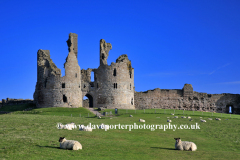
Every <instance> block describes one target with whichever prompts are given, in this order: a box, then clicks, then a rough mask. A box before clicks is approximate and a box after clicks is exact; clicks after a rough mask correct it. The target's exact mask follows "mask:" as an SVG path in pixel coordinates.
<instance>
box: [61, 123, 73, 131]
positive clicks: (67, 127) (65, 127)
mask: <svg viewBox="0 0 240 160" xmlns="http://www.w3.org/2000/svg"><path fill="white" fill-rule="evenodd" d="M58 129H67V130H72V126H71V127H70V126H68V124H66V125H63V124H62V123H59V124H58Z"/></svg>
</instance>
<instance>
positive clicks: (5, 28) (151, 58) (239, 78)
mask: <svg viewBox="0 0 240 160" xmlns="http://www.w3.org/2000/svg"><path fill="white" fill-rule="evenodd" d="M0 24H1V25H0V60H1V62H0V100H1V99H5V98H7V97H9V98H23V99H27V98H29V99H32V98H33V93H34V90H35V85H36V82H37V51H38V49H45V50H50V54H51V58H52V60H53V62H54V63H55V64H56V65H57V67H58V68H60V69H61V70H62V73H63V75H64V68H63V64H64V62H65V59H66V57H67V55H68V47H67V43H66V40H67V39H68V34H69V33H70V32H72V33H76V34H78V62H79V65H80V67H81V69H87V68H97V67H98V66H99V41H100V39H105V40H106V42H110V43H111V44H112V50H111V51H110V52H109V54H110V55H109V58H108V64H111V62H115V60H116V59H117V58H118V57H119V56H120V55H121V54H127V55H128V57H129V59H130V60H131V62H132V66H133V68H134V70H135V75H134V76H135V90H136V91H146V90H150V89H154V88H160V89H182V87H183V85H184V84H185V83H190V84H192V85H193V90H194V91H197V92H205V93H211V94H215V93H234V94H239V93H240V74H239V70H240V1H239V0H181V1H180V0H160V1H157V0H146V1H142V0H138V1H137V0H135V1H131V0H122V1H114V0H104V1H99V0H98V1H97V0H91V1H86V0H85V1H83V0H69V1H63V0H60V1H59V0H58V1H51V0H41V1H38V2H37V1H32V0H31V1H30V0H25V1H19V0H11V1H9V0H1V1H0Z"/></svg>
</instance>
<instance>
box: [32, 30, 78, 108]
mask: <svg viewBox="0 0 240 160" xmlns="http://www.w3.org/2000/svg"><path fill="white" fill-rule="evenodd" d="M71 36H72V34H70V35H69V39H71V40H68V41H67V42H68V45H71V44H75V46H74V47H73V46H69V48H70V49H69V50H70V52H69V54H68V56H67V58H66V62H65V63H64V68H65V76H63V77H61V70H60V69H58V68H57V67H56V65H55V64H54V63H53V61H52V60H51V58H50V52H49V51H48V50H39V51H38V54H37V55H38V66H37V73H38V75H37V84H36V89H35V93H34V101H35V103H36V106H37V107H39V108H42V107H82V98H81V97H82V91H81V72H80V71H81V70H80V66H79V65H78V60H77V57H76V55H77V54H76V52H74V48H77V47H76V44H77V43H76V42H73V40H74V39H75V40H76V36H75V35H73V36H74V37H71ZM70 42H71V43H70Z"/></svg>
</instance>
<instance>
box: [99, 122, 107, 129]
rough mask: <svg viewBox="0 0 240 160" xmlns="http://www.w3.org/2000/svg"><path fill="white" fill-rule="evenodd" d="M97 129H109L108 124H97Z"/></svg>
mask: <svg viewBox="0 0 240 160" xmlns="http://www.w3.org/2000/svg"><path fill="white" fill-rule="evenodd" d="M99 129H105V130H109V125H105V124H104V123H102V124H101V125H100V126H99Z"/></svg>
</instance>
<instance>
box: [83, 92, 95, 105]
mask: <svg viewBox="0 0 240 160" xmlns="http://www.w3.org/2000/svg"><path fill="white" fill-rule="evenodd" d="M83 106H84V107H89V108H93V97H92V96H91V95H90V94H86V95H85V96H84V97H83Z"/></svg>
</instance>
